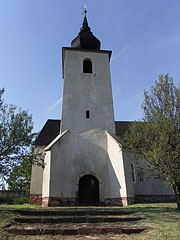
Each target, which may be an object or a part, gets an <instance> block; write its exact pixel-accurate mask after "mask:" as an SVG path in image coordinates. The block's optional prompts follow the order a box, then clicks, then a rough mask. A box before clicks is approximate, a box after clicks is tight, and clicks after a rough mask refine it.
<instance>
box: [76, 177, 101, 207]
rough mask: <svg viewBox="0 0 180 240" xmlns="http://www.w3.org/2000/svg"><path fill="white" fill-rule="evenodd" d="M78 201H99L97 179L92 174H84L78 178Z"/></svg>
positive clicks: (94, 202)
mask: <svg viewBox="0 0 180 240" xmlns="http://www.w3.org/2000/svg"><path fill="white" fill-rule="evenodd" d="M79 203H81V204H97V203H99V181H98V180H97V178H96V177H94V176H93V175H90V174H88V175H85V176H83V177H81V178H80V180H79Z"/></svg>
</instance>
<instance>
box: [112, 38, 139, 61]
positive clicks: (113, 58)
mask: <svg viewBox="0 0 180 240" xmlns="http://www.w3.org/2000/svg"><path fill="white" fill-rule="evenodd" d="M134 42H135V41H132V42H130V43H129V44H128V45H127V46H126V47H124V48H123V49H121V51H120V52H118V53H117V54H116V55H114V56H113V57H112V58H111V62H112V61H114V60H116V59H117V58H118V57H119V56H120V55H122V54H123V53H124V52H126V51H127V50H128V49H129V48H130V47H131V46H132V45H133V44H134Z"/></svg>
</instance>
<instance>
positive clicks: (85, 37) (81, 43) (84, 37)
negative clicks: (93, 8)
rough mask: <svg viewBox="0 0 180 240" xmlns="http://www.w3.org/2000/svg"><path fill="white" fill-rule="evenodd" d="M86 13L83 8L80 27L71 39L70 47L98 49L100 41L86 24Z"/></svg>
mask: <svg viewBox="0 0 180 240" xmlns="http://www.w3.org/2000/svg"><path fill="white" fill-rule="evenodd" d="M86 14H87V10H86V8H85V9H84V20H83V24H82V27H81V28H80V32H79V34H78V36H77V37H76V38H75V39H74V40H72V42H71V47H72V48H80V49H94V50H100V46H101V43H100V41H99V40H98V39H97V38H96V37H95V36H94V35H93V33H92V32H91V28H90V27H89V26H88V21H87V17H86Z"/></svg>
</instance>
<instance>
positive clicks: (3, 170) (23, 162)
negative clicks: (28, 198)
mask: <svg viewBox="0 0 180 240" xmlns="http://www.w3.org/2000/svg"><path fill="white" fill-rule="evenodd" d="M3 93H4V89H1V90H0V186H1V188H4V187H5V185H6V182H7V181H8V179H9V178H10V179H9V183H10V184H11V186H12V179H14V180H15V181H16V180H18V182H17V183H15V182H14V184H16V186H18V185H20V182H21V184H22V185H23V184H25V182H23V179H24V180H25V181H26V180H27V178H28V174H29V173H30V169H31V165H32V163H34V162H33V161H34V160H33V158H34V152H33V141H34V138H35V136H36V135H35V134H34V133H32V129H33V122H32V115H30V114H29V113H28V111H25V110H22V109H17V107H16V106H14V105H12V104H10V105H8V104H5V103H4V100H3V98H2V96H3ZM34 159H35V163H39V164H40V165H41V164H42V163H43V158H40V157H39V159H37V156H36V157H35V158H34ZM17 174H20V176H19V177H17ZM22 174H23V178H22ZM16 177H17V178H16ZM28 181H29V180H28ZM14 187H15V185H14ZM18 188H19V186H18Z"/></svg>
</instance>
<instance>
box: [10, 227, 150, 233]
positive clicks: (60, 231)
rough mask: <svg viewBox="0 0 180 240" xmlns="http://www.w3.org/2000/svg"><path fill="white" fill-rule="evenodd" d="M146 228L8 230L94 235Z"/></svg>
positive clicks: (132, 231)
mask: <svg viewBox="0 0 180 240" xmlns="http://www.w3.org/2000/svg"><path fill="white" fill-rule="evenodd" d="M144 230H146V229H145V228H128V229H127V228H119V227H117V228H78V229H25V228H24V229H20V228H19V229H17V228H9V229H7V231H8V232H9V233H13V234H19V235H92V234H107V233H114V234H131V233H134V234H136V233H140V232H142V231H144Z"/></svg>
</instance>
